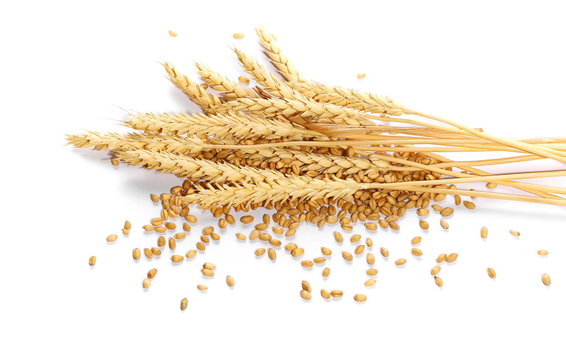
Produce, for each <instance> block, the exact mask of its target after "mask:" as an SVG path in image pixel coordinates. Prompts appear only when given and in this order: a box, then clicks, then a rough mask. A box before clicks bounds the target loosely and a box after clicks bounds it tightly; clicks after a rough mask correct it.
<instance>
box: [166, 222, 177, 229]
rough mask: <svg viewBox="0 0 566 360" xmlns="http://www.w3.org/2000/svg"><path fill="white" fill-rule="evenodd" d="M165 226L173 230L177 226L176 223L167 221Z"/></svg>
mask: <svg viewBox="0 0 566 360" xmlns="http://www.w3.org/2000/svg"><path fill="white" fill-rule="evenodd" d="M165 227H166V228H167V229H169V230H175V229H176V228H177V225H176V224H175V223H172V222H169V221H168V222H166V223H165Z"/></svg>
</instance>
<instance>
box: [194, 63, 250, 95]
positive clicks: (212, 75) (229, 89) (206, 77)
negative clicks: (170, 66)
mask: <svg viewBox="0 0 566 360" xmlns="http://www.w3.org/2000/svg"><path fill="white" fill-rule="evenodd" d="M195 66H196V67H197V69H198V73H199V75H200V77H201V79H202V81H204V82H205V83H207V84H208V85H209V86H210V87H211V88H213V89H214V90H217V91H220V92H221V93H222V96H224V97H225V98H227V99H237V98H242V97H244V98H245V97H257V96H258V95H257V94H256V93H255V92H254V91H253V90H251V89H248V88H246V87H243V86H242V85H240V84H238V83H237V82H235V81H232V80H230V79H228V78H227V77H225V76H224V75H221V74H219V73H217V72H215V71H213V70H211V69H210V68H209V67H207V66H205V65H202V64H198V63H197V64H195Z"/></svg>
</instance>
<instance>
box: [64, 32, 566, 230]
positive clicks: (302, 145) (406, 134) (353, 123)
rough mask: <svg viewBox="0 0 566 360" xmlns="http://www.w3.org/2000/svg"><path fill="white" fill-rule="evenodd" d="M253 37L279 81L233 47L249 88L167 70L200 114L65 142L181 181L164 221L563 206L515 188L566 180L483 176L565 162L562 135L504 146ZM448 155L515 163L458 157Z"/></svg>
mask: <svg viewBox="0 0 566 360" xmlns="http://www.w3.org/2000/svg"><path fill="white" fill-rule="evenodd" d="M257 35H258V37H259V41H260V44H261V46H262V47H263V52H264V54H265V56H266V57H267V59H268V60H269V61H270V62H271V64H272V65H273V66H274V68H275V69H276V71H277V74H273V73H271V72H269V71H268V70H266V68H265V67H264V66H262V65H261V64H260V63H259V62H258V61H256V60H255V59H253V58H252V57H250V56H249V55H247V54H246V53H244V52H242V51H239V50H235V54H236V56H237V58H238V60H239V62H240V64H241V66H242V68H243V69H244V70H245V72H246V73H247V74H248V75H249V76H250V77H251V78H252V79H253V81H254V82H255V85H254V86H248V85H247V84H245V83H242V82H236V81H232V80H230V79H228V78H227V77H225V76H223V75H221V74H218V73H216V72H214V71H213V70H211V69H210V68H208V67H206V66H204V65H201V64H196V66H197V68H198V72H199V74H200V76H201V79H202V81H203V82H202V83H197V82H195V81H193V80H192V79H190V78H189V77H187V76H185V75H183V74H181V73H180V72H179V71H178V70H177V69H175V68H174V67H173V66H172V65H170V64H168V63H165V64H163V65H164V67H165V70H166V72H167V74H168V76H169V79H170V80H171V81H172V82H173V83H174V84H175V85H176V86H177V87H178V88H179V90H181V91H182V92H183V93H184V94H185V95H186V96H187V97H188V99H189V100H190V101H192V102H194V103H195V104H197V105H198V106H199V107H200V108H201V109H202V112H201V113H196V114H187V113H177V114H170V113H162V114H155V113H136V114H131V115H130V116H129V119H128V120H127V121H124V125H125V126H126V127H128V128H130V129H132V130H135V132H134V131H132V132H129V133H127V134H124V135H120V134H116V133H109V134H100V133H97V132H89V133H86V134H80V135H70V136H68V137H67V139H68V141H69V143H70V144H72V145H74V146H76V147H81V148H84V147H93V148H94V149H96V150H109V153H110V156H111V159H112V161H113V163H115V164H116V163H118V162H123V163H126V164H130V165H134V166H142V167H145V168H147V169H153V170H159V171H161V172H166V173H171V174H175V175H177V176H179V177H181V178H185V180H184V182H183V183H182V185H181V186H178V187H176V188H174V189H172V191H171V192H170V194H165V195H167V196H163V195H162V196H161V200H162V204H163V207H164V209H163V211H162V217H164V218H165V219H166V218H167V217H176V216H177V215H179V214H180V215H181V216H186V215H187V214H188V208H189V206H190V205H191V204H196V205H199V206H200V207H201V208H203V209H208V210H210V211H211V212H212V213H213V214H214V216H216V217H221V216H223V215H226V214H229V213H230V211H232V210H237V211H247V210H249V209H256V208H258V207H264V208H267V209H269V210H275V211H276V216H274V219H276V222H278V223H279V224H280V225H281V226H283V227H287V229H288V230H287V231H288V232H291V233H294V230H295V229H296V227H297V225H293V224H296V223H298V222H303V221H308V222H311V223H315V224H318V225H319V226H322V225H324V224H325V223H327V222H328V223H335V222H338V221H339V222H340V224H341V225H342V227H343V228H344V229H351V226H352V225H351V223H352V222H356V221H379V224H380V225H381V226H383V227H393V228H396V227H398V225H397V223H396V221H397V219H398V218H399V217H400V216H402V215H404V214H405V212H406V211H407V210H408V209H411V208H419V209H424V208H427V207H428V206H429V205H430V203H431V202H432V201H441V200H443V199H444V198H445V197H446V195H453V196H454V197H455V199H454V201H455V203H456V205H460V204H461V203H462V202H463V200H462V196H465V197H469V198H472V199H475V198H476V197H486V198H495V199H503V200H516V201H525V202H534V203H546V204H554V205H566V199H565V198H563V197H562V196H561V195H562V194H565V193H566V188H561V187H553V186H545V185H541V184H536V183H533V182H529V183H525V182H521V181H517V180H521V179H535V178H544V177H557V176H564V175H566V170H559V171H550V170H548V171H537V172H515V173H493V172H486V171H483V170H480V169H479V168H480V167H482V166H487V165H490V166H491V168H492V169H493V166H494V165H503V164H511V163H519V162H527V161H533V160H539V159H553V160H556V161H558V162H561V163H566V138H537V139H522V140H512V139H508V138H501V137H497V136H494V135H490V134H488V133H486V132H484V131H483V130H482V129H477V128H471V127H468V126H465V125H462V124H459V123H456V122H454V121H450V120H446V119H442V118H439V117H436V116H431V115H428V114H424V113H422V112H419V111H415V110H411V109H410V108H407V107H405V106H403V105H401V104H399V103H397V102H395V101H393V100H391V99H389V98H387V97H383V96H378V95H374V94H371V93H366V92H361V91H357V90H353V89H348V88H342V87H334V86H328V85H324V84H322V83H319V82H315V81H311V80H308V79H307V78H306V77H304V76H303V75H302V74H301V73H299V72H298V71H297V70H296V69H295V67H294V66H293V65H292V64H291V62H290V61H289V59H288V58H287V57H286V56H285V55H284V54H283V53H282V52H281V50H280V48H279V46H278V45H277V43H276V41H275V39H274V37H273V36H272V35H270V34H268V33H267V32H266V31H265V30H263V29H258V30H257ZM445 152H447V153H460V152H474V153H477V154H482V152H490V153H491V154H493V152H505V153H508V152H511V153H517V155H515V156H511V157H498V158H490V159H485V160H482V159H479V160H474V161H453V160H451V159H449V158H447V157H445V156H443V155H441V154H442V153H445ZM466 183H467V184H471V183H484V184H485V187H486V190H473V189H466V188H463V187H461V185H460V184H466ZM456 184H458V186H457V185H456ZM505 188H514V190H512V191H510V192H505V190H504V189H505ZM500 189H503V190H500ZM516 190H519V191H520V192H518V191H516ZM464 203H465V205H466V206H467V207H472V206H474V205H473V203H471V202H469V201H464Z"/></svg>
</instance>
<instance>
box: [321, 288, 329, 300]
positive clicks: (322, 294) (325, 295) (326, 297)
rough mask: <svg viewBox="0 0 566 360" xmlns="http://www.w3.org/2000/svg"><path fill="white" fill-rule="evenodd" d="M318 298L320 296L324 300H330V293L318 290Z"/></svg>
mask: <svg viewBox="0 0 566 360" xmlns="http://www.w3.org/2000/svg"><path fill="white" fill-rule="evenodd" d="M320 296H322V297H323V298H324V299H330V297H331V296H332V295H330V292H329V291H328V290H324V289H322V290H320Z"/></svg>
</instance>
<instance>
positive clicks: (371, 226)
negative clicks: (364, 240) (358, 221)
mask: <svg viewBox="0 0 566 360" xmlns="http://www.w3.org/2000/svg"><path fill="white" fill-rule="evenodd" d="M364 226H365V227H366V229H368V230H371V231H374V230H377V224H376V223H365V224H364Z"/></svg>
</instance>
